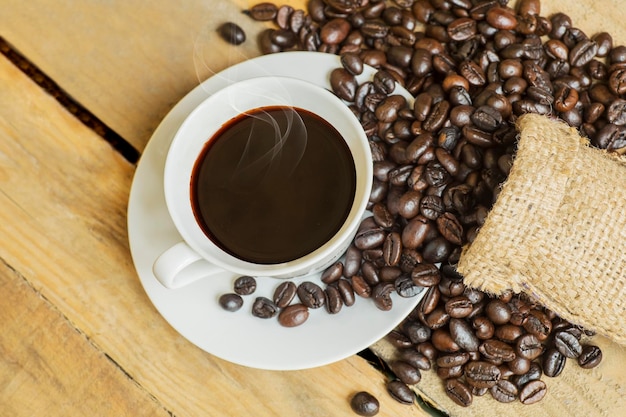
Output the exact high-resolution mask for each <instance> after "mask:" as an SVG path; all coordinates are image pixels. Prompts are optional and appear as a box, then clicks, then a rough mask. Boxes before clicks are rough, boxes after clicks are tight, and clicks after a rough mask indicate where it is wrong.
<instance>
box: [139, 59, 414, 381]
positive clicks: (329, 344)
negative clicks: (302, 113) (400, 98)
mask: <svg viewBox="0 0 626 417" xmlns="http://www.w3.org/2000/svg"><path fill="white" fill-rule="evenodd" d="M338 66H340V62H339V58H338V57H337V56H335V55H331V54H326V53H316V52H283V53H278V54H272V55H265V56H261V57H258V58H255V59H251V60H248V61H244V62H242V63H240V64H237V65H234V66H232V67H230V68H228V69H226V70H224V71H222V72H220V73H218V74H216V75H214V76H213V77H211V78H210V79H208V80H206V81H204V82H203V83H202V84H200V85H199V86H198V87H196V88H195V89H193V90H192V91H191V92H190V93H189V94H187V95H186V96H185V97H184V98H183V99H182V100H181V101H180V102H179V103H178V104H176V106H174V108H173V109H172V110H171V111H170V112H169V113H168V114H167V116H166V117H165V118H164V119H163V121H162V122H161V124H160V125H159V127H158V128H157V129H156V130H155V132H154V134H153V136H152V138H151V139H150V142H149V143H148V144H147V146H146V148H145V150H144V152H143V155H142V157H141V159H140V161H139V163H138V166H137V170H136V172H135V176H134V179H133V184H132V188H131V190H130V198H129V202H128V235H129V241H130V250H131V254H132V257H133V261H134V264H135V268H136V270H137V273H138V275H139V279H140V280H141V283H142V285H143V287H144V289H145V291H146V293H147V294H148V297H149V298H150V300H151V301H152V303H153V304H154V306H155V307H156V309H157V310H158V311H159V313H160V314H161V315H162V316H163V317H164V318H165V320H167V321H168V322H169V324H170V325H171V326H172V327H174V329H176V330H177V331H178V332H179V333H180V334H181V335H182V336H184V337H185V338H186V339H188V340H189V341H190V342H191V343H193V344H195V345H196V346H198V347H199V348H201V349H203V350H205V351H206V352H209V353H211V354H213V355H215V356H218V357H220V358H222V359H225V360H227V361H230V362H234V363H237V364H241V365H245V366H249V367H254V368H261V369H271V370H295V369H305V368H311V367H315V366H321V365H325V364H329V363H332V362H335V361H338V360H341V359H344V358H346V357H348V356H350V355H353V354H355V353H357V352H359V351H361V350H363V349H365V348H367V347H368V346H370V345H371V344H373V343H374V342H376V341H377V340H379V339H381V338H382V337H384V336H385V335H386V334H387V333H389V331H391V330H392V329H393V328H394V327H396V326H397V325H398V324H399V323H400V322H401V321H402V320H403V319H404V318H405V317H406V316H407V314H409V313H410V312H411V310H413V308H414V307H415V306H416V305H417V303H418V302H419V300H420V299H421V295H420V296H417V297H413V298H402V297H399V296H397V294H394V298H393V303H394V305H393V309H392V310H391V311H388V312H384V311H381V310H378V309H377V308H376V307H375V306H374V304H373V302H372V300H370V299H363V298H359V297H357V300H356V303H355V304H354V305H353V306H352V307H345V306H344V307H343V309H342V310H341V311H340V312H339V313H338V314H336V315H330V314H328V313H327V312H326V311H325V310H324V309H323V308H322V309H319V310H312V311H311V314H310V317H309V319H308V320H307V322H305V323H304V324H303V325H301V326H299V327H296V328H285V327H282V326H280V325H279V324H278V322H277V320H276V319H275V318H274V319H269V320H263V319H259V318H257V317H254V316H252V314H251V313H250V309H251V307H252V302H253V301H254V298H255V297H257V296H265V297H268V298H272V294H273V292H274V288H275V287H276V286H277V285H278V284H279V283H280V281H279V280H276V279H271V278H259V279H258V287H257V290H256V292H255V293H254V294H253V295H250V296H245V297H244V305H243V308H242V309H241V310H239V311H237V312H235V313H232V312H227V311H224V310H223V309H222V308H221V307H220V306H219V305H218V301H217V300H218V297H219V296H220V295H221V294H223V293H225V292H231V291H232V284H233V280H234V278H236V275H234V274H230V273H224V274H223V276H218V277H213V278H209V279H204V280H200V281H197V282H196V283H194V284H191V285H189V286H187V287H184V288H181V289H177V290H168V289H166V288H165V287H163V286H162V285H161V284H160V283H159V282H158V281H157V280H156V278H155V277H154V275H153V274H152V264H153V262H154V260H155V259H156V257H157V256H158V255H159V254H160V253H161V252H162V251H164V250H165V249H167V248H168V247H170V246H171V245H173V244H174V243H176V242H178V241H180V240H181V237H180V235H179V234H178V232H177V231H176V229H175V227H174V224H173V222H172V220H171V219H170V217H169V214H168V211H167V208H166V205H165V197H164V194H163V169H164V164H165V156H166V153H167V151H168V148H169V145H170V142H171V140H172V138H173V136H174V133H175V132H176V130H177V129H178V127H179V126H180V124H181V123H182V121H183V119H184V118H185V117H186V115H187V114H189V112H190V111H191V110H192V109H194V108H195V107H196V106H197V105H198V104H199V103H200V102H202V101H203V100H204V99H205V98H207V97H208V96H209V95H211V94H212V93H214V92H216V91H218V90H219V89H221V88H223V87H225V86H226V85H228V84H230V83H233V82H236V81H240V80H244V79H247V78H251V77H257V76H261V75H280V76H286V77H294V78H299V79H302V80H305V81H309V82H311V83H314V84H316V85H318V86H322V87H324V88H327V89H330V85H329V83H328V77H329V74H330V71H331V70H332V69H334V68H337V67H338ZM373 73H374V70H373V69H372V68H369V67H368V68H367V69H366V71H365V72H364V74H362V76H360V81H362V80H364V79H369V78H371V76H372V75H373ZM397 90H399V91H398V92H399V93H401V94H403V95H405V96H406V97H407V98H410V95H409V94H408V92H406V90H404V89H400V88H398V89H397ZM410 99H411V100H412V98H410ZM303 280H310V281H313V282H320V276H319V275H317V276H313V277H308V278H305V279H299V280H294V282H296V283H298V282H300V281H303ZM422 294H424V292H422ZM163 349H167V346H163Z"/></svg>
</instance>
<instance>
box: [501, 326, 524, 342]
mask: <svg viewBox="0 0 626 417" xmlns="http://www.w3.org/2000/svg"><path fill="white" fill-rule="evenodd" d="M522 334H524V329H523V328H522V327H521V326H515V325H513V324H504V325H502V326H498V327H497V328H496V331H495V336H496V338H498V339H500V340H502V341H503V342H506V343H514V342H515V341H516V340H517V339H518V338H519V337H520V336H521V335H522Z"/></svg>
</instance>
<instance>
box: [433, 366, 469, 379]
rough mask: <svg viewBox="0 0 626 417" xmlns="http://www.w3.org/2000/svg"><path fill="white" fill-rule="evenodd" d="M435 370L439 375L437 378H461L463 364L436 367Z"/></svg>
mask: <svg viewBox="0 0 626 417" xmlns="http://www.w3.org/2000/svg"><path fill="white" fill-rule="evenodd" d="M436 372H437V376H438V377H439V379H443V380H447V379H454V378H461V377H462V376H463V366H462V365H458V366H451V367H448V368H444V367H437V370H436Z"/></svg>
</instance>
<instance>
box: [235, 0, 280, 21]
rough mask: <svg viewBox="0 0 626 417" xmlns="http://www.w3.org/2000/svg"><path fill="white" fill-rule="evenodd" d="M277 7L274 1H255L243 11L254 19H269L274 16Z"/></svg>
mask: <svg viewBox="0 0 626 417" xmlns="http://www.w3.org/2000/svg"><path fill="white" fill-rule="evenodd" d="M277 12H278V7H277V6H276V5H275V4H274V3H269V2H263V3H257V4H255V5H254V6H252V7H251V8H249V9H246V10H244V11H243V13H244V14H247V15H248V16H250V17H251V18H252V19H254V20H258V21H270V20H273V19H274V18H276V14H277Z"/></svg>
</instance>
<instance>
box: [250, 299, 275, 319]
mask: <svg viewBox="0 0 626 417" xmlns="http://www.w3.org/2000/svg"><path fill="white" fill-rule="evenodd" d="M276 314H278V307H276V304H274V302H273V301H272V300H270V299H269V298H265V297H257V298H256V300H254V304H252V315H253V316H255V317H258V318H261V319H270V318H272V317H274V316H275V315H276Z"/></svg>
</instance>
